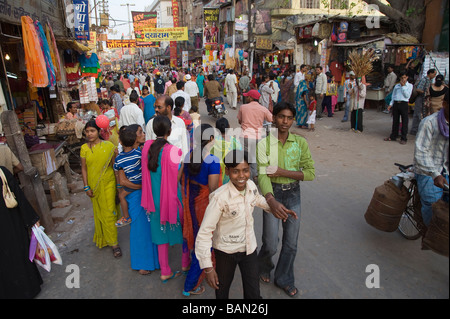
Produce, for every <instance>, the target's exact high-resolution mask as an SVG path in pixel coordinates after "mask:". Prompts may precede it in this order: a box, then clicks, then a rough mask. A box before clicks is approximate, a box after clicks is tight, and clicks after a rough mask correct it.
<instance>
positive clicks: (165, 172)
mask: <svg viewBox="0 0 450 319" xmlns="http://www.w3.org/2000/svg"><path fill="white" fill-rule="evenodd" d="M153 131H154V132H155V135H156V136H157V138H156V140H149V141H147V142H146V143H145V145H144V149H143V150H142V200H141V205H142V207H143V208H144V209H145V210H146V211H147V213H149V215H150V220H151V230H152V241H153V243H154V244H155V245H158V259H159V264H160V266H161V280H162V282H163V283H166V282H167V281H168V280H169V279H173V278H176V277H178V276H180V275H181V272H180V271H175V272H173V271H172V270H171V268H170V266H169V246H173V245H176V244H182V243H183V231H182V222H183V208H182V205H181V192H180V189H179V188H178V184H179V180H180V178H181V173H182V166H181V165H180V163H181V155H182V152H181V150H180V149H179V148H177V147H176V146H173V145H171V144H170V143H169V142H168V141H167V137H168V136H169V135H170V133H171V122H170V120H169V118H168V117H166V116H157V117H155V119H154V120H153ZM152 186H153V187H152ZM187 254H188V253H187ZM188 261H189V255H187V256H183V261H182V267H183V268H186V267H189V264H188Z"/></svg>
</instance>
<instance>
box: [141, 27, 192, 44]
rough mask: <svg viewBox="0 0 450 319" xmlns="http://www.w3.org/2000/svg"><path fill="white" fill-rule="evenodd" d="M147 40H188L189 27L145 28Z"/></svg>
mask: <svg viewBox="0 0 450 319" xmlns="http://www.w3.org/2000/svg"><path fill="white" fill-rule="evenodd" d="M144 37H145V40H146V41H188V40H189V36H188V28H187V27H179V28H152V29H144Z"/></svg>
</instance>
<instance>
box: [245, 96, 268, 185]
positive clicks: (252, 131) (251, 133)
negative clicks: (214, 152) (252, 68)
mask: <svg viewBox="0 0 450 319" xmlns="http://www.w3.org/2000/svg"><path fill="white" fill-rule="evenodd" d="M243 95H244V96H245V97H247V101H248V102H249V103H248V104H243V105H242V106H241V107H240V109H239V113H238V116H237V118H238V121H239V124H240V125H241V130H242V131H241V136H240V138H241V144H242V145H243V146H244V150H245V151H246V152H247V153H248V156H249V164H250V170H251V178H253V180H256V178H257V177H258V173H257V166H256V144H257V143H258V142H259V140H260V139H261V138H263V137H264V136H262V135H263V134H264V132H265V131H264V127H263V124H264V122H272V121H273V118H272V113H271V112H270V111H269V110H268V109H267V108H266V107H264V106H262V105H261V104H259V102H258V101H259V98H260V97H261V94H260V93H259V92H258V91H257V90H250V91H248V92H247V93H244V94H243Z"/></svg>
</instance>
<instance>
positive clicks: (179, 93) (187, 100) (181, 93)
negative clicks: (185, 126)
mask: <svg viewBox="0 0 450 319" xmlns="http://www.w3.org/2000/svg"><path fill="white" fill-rule="evenodd" d="M179 96H181V97H184V106H183V110H185V111H186V112H189V110H190V109H191V97H190V95H189V94H187V93H186V92H184V91H183V90H178V91H176V92H175V93H174V94H172V95H171V98H172V100H173V107H174V108H175V99H176V98H177V97H179Z"/></svg>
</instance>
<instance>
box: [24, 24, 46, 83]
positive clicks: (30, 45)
mask: <svg viewBox="0 0 450 319" xmlns="http://www.w3.org/2000/svg"><path fill="white" fill-rule="evenodd" d="M21 21H22V35H23V36H22V37H23V46H24V51H25V65H26V67H27V76H28V82H30V83H31V84H32V86H34V87H41V88H42V87H47V86H48V85H49V80H48V73H47V67H46V64H45V59H44V54H43V53H42V49H41V44H40V40H39V36H38V34H37V32H36V27H35V26H34V23H33V20H32V19H31V18H30V17H29V16H22V18H21Z"/></svg>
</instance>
